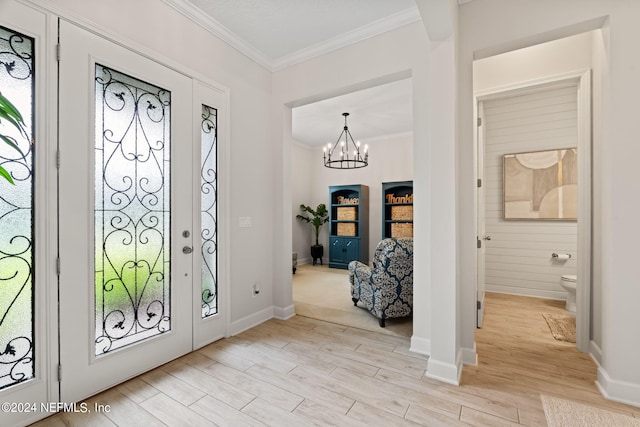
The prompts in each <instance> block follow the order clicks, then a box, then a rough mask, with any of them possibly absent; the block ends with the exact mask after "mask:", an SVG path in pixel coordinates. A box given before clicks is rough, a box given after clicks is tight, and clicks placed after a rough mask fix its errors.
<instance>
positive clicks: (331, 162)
mask: <svg viewBox="0 0 640 427" xmlns="http://www.w3.org/2000/svg"><path fill="white" fill-rule="evenodd" d="M342 115H343V116H344V129H343V130H342V133H340V136H339V137H338V140H337V141H336V143H335V144H333V147H332V146H331V143H328V144H327V146H326V147H324V155H323V157H324V165H325V166H326V167H328V168H332V169H358V168H363V167H365V166H367V165H368V164H369V146H367V145H365V146H364V157H363V155H362V154H361V153H360V141H358V142H355V141H354V140H353V137H352V136H351V132H349V127H348V126H347V117H348V116H349V113H342ZM343 135H344V139H343V138H342V136H343ZM352 146H353V148H352Z"/></svg>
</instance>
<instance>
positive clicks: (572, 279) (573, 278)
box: [556, 274, 578, 282]
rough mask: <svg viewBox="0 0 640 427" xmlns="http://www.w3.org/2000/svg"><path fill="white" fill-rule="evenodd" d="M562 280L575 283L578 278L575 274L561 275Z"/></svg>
mask: <svg viewBox="0 0 640 427" xmlns="http://www.w3.org/2000/svg"><path fill="white" fill-rule="evenodd" d="M556 277H558V276H556ZM562 280H564V281H565V282H575V281H577V280H578V277H577V276H576V275H575V274H563V275H562Z"/></svg>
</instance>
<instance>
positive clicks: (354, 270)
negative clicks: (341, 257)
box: [349, 261, 373, 285]
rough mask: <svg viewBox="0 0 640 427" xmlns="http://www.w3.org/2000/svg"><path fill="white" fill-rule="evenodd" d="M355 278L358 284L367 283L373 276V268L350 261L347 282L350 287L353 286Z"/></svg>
mask: <svg viewBox="0 0 640 427" xmlns="http://www.w3.org/2000/svg"><path fill="white" fill-rule="evenodd" d="M356 276H357V278H358V280H357V281H358V282H360V281H363V280H364V281H368V282H369V281H371V277H372V276H373V268H371V267H369V266H368V265H366V264H364V263H362V262H360V261H351V262H350V263H349V281H350V282H351V284H352V285H353V284H354V280H355V277H356Z"/></svg>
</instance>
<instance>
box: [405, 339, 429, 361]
mask: <svg viewBox="0 0 640 427" xmlns="http://www.w3.org/2000/svg"><path fill="white" fill-rule="evenodd" d="M409 350H410V351H412V352H414V353H418V354H424V355H425V356H430V355H431V340H430V339H429V338H421V337H417V336H415V335H412V336H411V347H410V348H409Z"/></svg>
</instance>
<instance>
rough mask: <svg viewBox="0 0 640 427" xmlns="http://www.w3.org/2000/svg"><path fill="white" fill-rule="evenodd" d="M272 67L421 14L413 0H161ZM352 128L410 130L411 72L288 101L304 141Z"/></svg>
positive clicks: (315, 142) (370, 135)
mask: <svg viewBox="0 0 640 427" xmlns="http://www.w3.org/2000/svg"><path fill="white" fill-rule="evenodd" d="M163 1H164V2H165V3H167V4H169V5H170V6H172V7H173V8H175V9H176V10H178V11H179V12H181V13H183V14H184V15H186V16H187V17H189V18H191V19H192V20H193V21H194V22H196V23H197V24H198V25H201V26H202V27H204V28H205V29H207V30H208V31H210V32H212V33H213V34H215V35H216V36H218V37H219V38H221V39H223V40H224V41H226V42H227V43H229V44H230V45H231V46H233V47H235V48H236V49H238V50H239V51H240V52H242V53H244V54H245V55H247V56H249V57H250V58H252V59H253V60H254V61H255V62H257V63H258V64H260V65H262V66H263V67H265V68H267V69H268V70H271V71H277V70H279V69H282V68H285V67H287V66H290V65H293V64H296V63H299V62H302V61H305V60H307V59H310V58H312V57H315V56H318V55H322V54H324V53H327V52H330V51H332V50H335V49H339V48H341V47H344V46H346V45H349V44H352V43H355V42H358V41H360V40H363V39H366V38H369V37H373V36H375V35H377V34H380V33H383V32H386V31H390V30H392V29H395V28H398V27H400V26H402V25H406V24H409V23H411V22H415V21H417V20H419V19H420V13H419V11H418V8H417V6H416V3H415V0H163ZM343 112H348V113H350V114H351V115H350V116H349V119H348V124H349V130H350V131H351V133H352V135H353V137H354V138H355V139H360V140H362V141H363V142H366V141H371V140H375V139H380V138H383V137H387V136H391V135H401V134H407V133H409V132H411V129H412V108H411V80H410V79H409V80H403V81H399V82H395V83H389V84H385V85H381V86H377V87H374V88H370V89H366V90H363V91H359V92H354V93H351V94H347V95H343V96H339V97H336V98H331V99H327V100H324V101H321V102H317V103H314V104H308V105H305V106H302V107H297V108H294V109H293V138H294V140H295V141H297V142H299V143H302V144H304V145H306V146H309V147H316V146H321V145H324V144H326V143H327V142H335V140H336V139H337V138H338V135H339V134H340V132H341V131H342V127H343V125H344V118H343V116H342V113H343Z"/></svg>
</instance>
